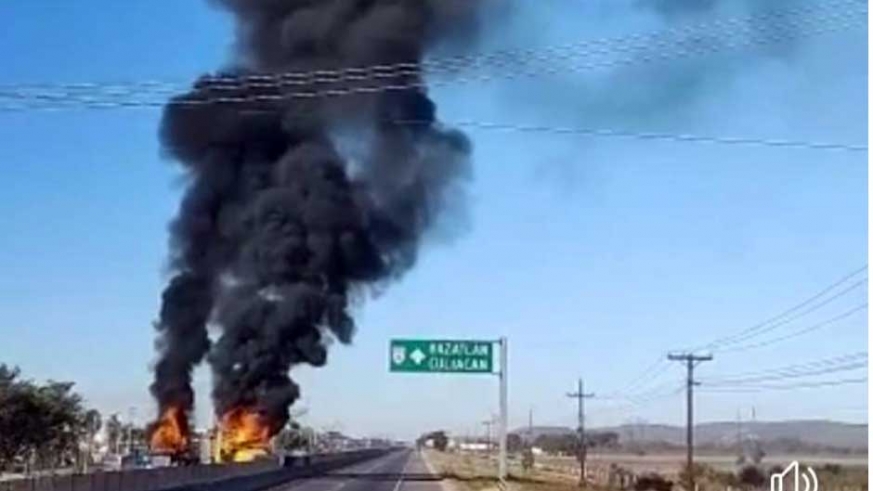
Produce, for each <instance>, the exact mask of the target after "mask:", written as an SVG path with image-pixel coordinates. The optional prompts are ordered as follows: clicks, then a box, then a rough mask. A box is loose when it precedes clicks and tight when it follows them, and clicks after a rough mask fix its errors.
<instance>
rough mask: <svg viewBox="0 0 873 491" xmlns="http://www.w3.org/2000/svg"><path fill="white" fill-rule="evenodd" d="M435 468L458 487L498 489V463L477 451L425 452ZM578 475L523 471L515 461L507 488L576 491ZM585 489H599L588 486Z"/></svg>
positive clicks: (470, 490) (485, 490) (469, 490)
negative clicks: (471, 452)
mask: <svg viewBox="0 0 873 491" xmlns="http://www.w3.org/2000/svg"><path fill="white" fill-rule="evenodd" d="M427 457H428V460H429V461H430V462H431V464H433V466H434V468H435V470H436V471H437V472H439V473H440V475H442V476H443V477H445V478H446V479H450V480H451V482H452V483H453V484H454V485H455V486H456V488H457V489H458V491H498V487H497V479H496V474H497V464H496V462H495V461H493V460H492V459H487V458H484V457H483V456H479V455H471V454H458V453H444V452H434V451H428V452H427ZM577 479H578V478H577V477H575V476H572V475H569V474H565V473H559V472H548V471H541V470H532V471H529V472H525V471H524V470H523V469H522V467H521V464H520V463H519V462H518V461H511V462H510V465H509V479H508V481H509V483H508V484H509V488H510V491H579V489H580V488H579V485H578V481H577ZM587 489H591V490H595V489H601V488H597V487H592V486H589V487H588V488H587Z"/></svg>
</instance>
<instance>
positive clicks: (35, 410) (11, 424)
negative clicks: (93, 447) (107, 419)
mask: <svg viewBox="0 0 873 491" xmlns="http://www.w3.org/2000/svg"><path fill="white" fill-rule="evenodd" d="M20 375H21V372H20V371H19V370H18V368H10V367H9V366H7V365H3V364H0V469H3V468H7V467H9V466H11V465H12V464H15V463H18V464H28V465H36V466H38V467H57V466H65V465H70V464H72V463H73V462H75V461H76V458H77V456H78V447H79V442H80V440H81V438H82V435H84V434H85V433H86V432H87V431H86V428H87V424H86V418H85V411H84V409H83V407H82V398H81V396H79V395H78V394H76V393H75V392H73V384H72V383H70V382H54V381H49V382H47V383H46V384H44V385H38V384H35V383H34V382H31V381H29V380H22V379H21V377H20Z"/></svg>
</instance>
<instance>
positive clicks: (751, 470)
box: [737, 465, 767, 488]
mask: <svg viewBox="0 0 873 491" xmlns="http://www.w3.org/2000/svg"><path fill="white" fill-rule="evenodd" d="M737 479H738V480H739V481H740V485H742V486H746V487H751V488H760V487H761V486H763V485H764V484H766V483H767V476H766V475H764V472H763V471H762V470H761V469H759V468H757V467H755V466H754V465H747V466H745V467H743V468H742V469H740V472H739V473H738V474H737Z"/></svg>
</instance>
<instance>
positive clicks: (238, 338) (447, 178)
mask: <svg viewBox="0 0 873 491" xmlns="http://www.w3.org/2000/svg"><path fill="white" fill-rule="evenodd" d="M213 3H216V4H219V5H220V6H222V7H224V8H227V9H228V10H229V11H231V12H232V13H233V14H234V15H235V16H236V19H237V24H238V27H237V57H236V60H235V61H234V63H233V64H232V66H230V67H229V68H227V69H226V70H224V71H223V72H222V73H220V74H216V75H209V76H204V77H202V78H201V79H200V80H199V81H198V82H197V83H196V84H195V85H194V87H193V89H192V90H191V91H190V92H189V93H188V94H185V95H181V96H179V97H177V98H176V99H175V100H174V101H173V102H172V103H171V104H170V105H168V106H167V108H166V109H165V112H164V119H163V125H162V134H161V137H162V142H163V145H164V148H165V149H166V151H167V152H168V153H169V155H170V156H172V157H173V158H174V159H176V160H178V161H179V162H180V163H181V164H182V165H183V166H184V169H185V171H186V173H187V175H188V178H189V179H190V184H189V187H188V189H187V190H186V193H185V197H184V200H183V202H182V205H181V207H180V210H179V216H178V218H177V219H176V220H175V222H174V223H173V226H172V266H173V268H174V274H175V276H174V277H173V278H172V280H171V281H170V284H169V286H168V287H167V288H166V290H165V292H164V295H163V307H162V310H161V316H160V321H159V323H158V330H159V343H158V345H159V352H160V358H159V361H158V364H157V367H156V370H155V382H154V384H153V385H152V393H153V394H154V396H155V397H156V398H157V400H158V402H159V405H160V408H161V409H162V410H163V409H166V408H167V407H169V406H174V405H176V406H181V407H183V408H184V409H186V410H190V409H191V407H192V405H193V397H192V390H191V371H192V369H193V367H194V366H195V365H196V364H198V363H199V362H201V361H202V359H203V358H204V356H206V355H207V353H208V359H209V362H210V363H211V365H212V368H213V374H214V379H215V387H214V391H213V398H214V400H215V403H216V411H217V413H218V414H224V413H225V412H226V411H228V410H230V409H231V408H235V407H240V406H244V407H248V408H253V409H256V410H258V411H261V412H262V414H264V415H265V416H267V417H268V420H269V421H270V422H271V423H272V424H273V425H274V429H278V428H280V427H281V426H282V425H284V423H285V422H286V420H287V418H288V406H289V405H290V404H292V403H293V402H294V401H295V399H297V398H298V396H299V388H298V387H297V385H296V384H295V383H294V382H293V381H292V380H291V378H290V377H289V370H290V369H291V368H292V367H293V366H294V365H296V364H299V363H307V364H310V365H315V366H320V365H323V364H324V363H325V362H326V360H327V348H326V346H327V344H326V343H327V342H329V340H330V339H337V340H339V341H340V342H343V343H348V342H350V341H351V339H352V336H353V333H354V321H353V319H352V316H351V313H350V311H349V310H350V307H351V304H352V302H353V301H354V299H355V298H357V297H360V296H362V295H365V294H366V293H367V292H368V290H370V289H372V288H378V287H381V286H382V285H383V284H384V283H386V282H389V281H392V280H395V279H397V278H398V277H400V276H401V275H402V274H403V273H404V272H405V271H407V270H408V269H409V268H410V267H412V266H413V265H414V264H415V261H416V256H417V252H418V248H419V241H420V240H421V239H422V236H423V234H425V232H426V231H427V230H428V229H429V227H431V226H432V225H433V224H434V221H435V219H436V218H437V217H438V216H439V214H440V212H441V211H442V210H443V209H444V208H445V207H446V206H454V205H455V203H452V202H450V201H452V200H455V199H456V198H457V197H458V196H462V195H463V193H462V192H459V191H460V190H461V189H462V188H461V185H462V184H463V178H464V177H466V176H467V175H468V156H469V153H470V144H469V142H468V140H467V138H466V137H465V136H464V135H463V134H461V133H460V132H458V131H455V130H452V129H448V128H445V127H443V126H442V125H440V124H439V123H438V122H437V114H436V107H435V105H434V103H433V101H432V100H431V99H430V98H428V96H427V93H426V92H425V90H424V89H423V88H421V87H422V82H423V81H422V80H421V72H420V70H419V68H418V67H419V66H420V63H421V61H422V57H423V56H424V54H425V52H426V50H427V49H429V48H431V47H433V46H435V45H436V44H438V43H442V44H441V45H445V42H446V41H454V42H458V40H461V42H467V41H468V40H469V39H471V38H470V34H471V33H472V32H474V31H475V27H476V24H477V22H478V12H479V10H478V9H479V7H480V2H478V1H475V0H317V1H316V0H223V1H216V2H213ZM393 64H404V66H405V67H406V69H404V70H402V71H388V72H382V73H383V76H379V77H372V76H369V75H367V74H364V75H363V76H358V77H348V76H342V75H340V76H337V75H336V74H334V75H325V76H319V77H317V79H315V78H313V77H312V76H308V77H307V76H296V77H294V76H291V75H288V74H291V73H312V72H313V71H322V72H324V71H327V72H330V71H335V70H338V69H343V68H347V67H365V66H372V65H393ZM386 73H387V75H385V74H386ZM278 74H285V75H284V76H281V77H280V76H277V75H278ZM263 75H273V77H262V76H263ZM346 75H347V74H346ZM359 75H360V74H359ZM385 86H395V87H398V86H399V87H406V88H403V89H395V90H374V89H380V88H381V87H385ZM328 92H329V94H328ZM207 324H214V325H216V326H217V327H218V328H219V329H220V331H221V335H220V337H219V339H218V340H217V341H216V342H215V343H214V345H213V346H211V347H210V344H209V338H208V336H207Z"/></svg>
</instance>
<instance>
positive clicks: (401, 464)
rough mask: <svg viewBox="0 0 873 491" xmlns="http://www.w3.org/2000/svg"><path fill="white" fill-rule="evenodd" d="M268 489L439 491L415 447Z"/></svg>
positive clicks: (440, 487)
mask: <svg viewBox="0 0 873 491" xmlns="http://www.w3.org/2000/svg"><path fill="white" fill-rule="evenodd" d="M270 491H443V488H442V484H441V482H440V480H439V478H438V477H437V476H435V475H433V474H432V473H431V472H430V471H429V470H428V468H427V465H426V464H425V463H424V460H423V459H422V457H421V456H420V455H419V453H418V452H417V451H415V450H400V451H397V452H392V453H390V454H388V455H385V456H383V457H379V458H378V459H375V460H369V461H367V462H363V463H361V464H357V465H353V466H350V467H346V468H343V469H339V470H337V471H334V472H331V473H329V474H326V475H324V476H318V477H313V478H309V479H300V480H294V481H291V482H289V483H286V484H283V485H281V486H278V487H275V488H272V489H270Z"/></svg>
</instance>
